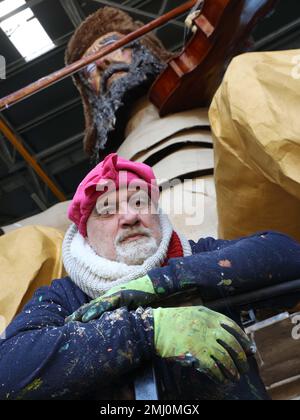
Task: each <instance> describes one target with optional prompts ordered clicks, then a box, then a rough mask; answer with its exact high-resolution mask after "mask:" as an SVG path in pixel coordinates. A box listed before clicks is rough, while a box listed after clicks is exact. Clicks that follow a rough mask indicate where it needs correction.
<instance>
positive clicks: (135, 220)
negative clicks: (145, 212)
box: [120, 209, 141, 228]
mask: <svg viewBox="0 0 300 420" xmlns="http://www.w3.org/2000/svg"><path fill="white" fill-rule="evenodd" d="M140 223H141V220H140V216H139V214H138V212H136V211H134V210H132V209H127V211H126V212H122V213H121V214H120V227H122V228H126V227H127V228H128V227H134V226H139V225H140Z"/></svg>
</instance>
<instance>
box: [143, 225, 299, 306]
mask: <svg viewBox="0 0 300 420" xmlns="http://www.w3.org/2000/svg"><path fill="white" fill-rule="evenodd" d="M192 248H193V252H194V255H192V256H191V257H186V258H180V259H173V260H170V262H169V265H168V266H167V267H163V268H158V269H155V270H152V271H150V272H149V273H148V274H149V276H150V278H151V280H152V282H153V284H154V287H156V288H158V287H159V288H160V290H164V291H165V293H166V295H168V294H172V293H174V292H178V291H181V290H183V289H186V288H190V287H194V286H196V287H197V288H198V289H199V292H200V294H201V296H202V297H203V298H204V299H209V300H211V299H218V298H220V297H224V296H227V295H235V294H239V293H242V292H248V291H252V290H257V289H261V288H263V287H268V286H271V285H274V284H278V283H283V282H286V281H291V280H296V279H299V278H300V245H299V244H298V243H297V242H295V241H294V240H293V239H291V238H289V237H288V236H285V235H283V234H280V233H276V232H264V233H259V234H256V235H253V236H250V237H246V238H242V239H239V240H236V241H222V240H220V241H218V240H214V239H212V238H208V239H207V240H205V239H202V240H200V241H199V242H198V244H195V243H194V244H192Z"/></svg>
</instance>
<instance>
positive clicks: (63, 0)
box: [59, 0, 84, 28]
mask: <svg viewBox="0 0 300 420" xmlns="http://www.w3.org/2000/svg"><path fill="white" fill-rule="evenodd" d="M59 1H60V4H61V5H62V7H63V8H64V10H65V12H66V14H67V15H68V17H69V19H70V21H71V22H72V23H73V26H74V28H77V27H78V26H79V25H80V24H81V22H82V21H83V20H84V14H83V11H82V9H81V7H80V6H79V4H78V3H77V1H76V0H59Z"/></svg>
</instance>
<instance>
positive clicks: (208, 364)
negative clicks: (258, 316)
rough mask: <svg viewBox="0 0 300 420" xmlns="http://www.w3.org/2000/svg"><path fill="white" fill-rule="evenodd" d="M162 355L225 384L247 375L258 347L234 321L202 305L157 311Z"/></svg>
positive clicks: (158, 347)
mask: <svg viewBox="0 0 300 420" xmlns="http://www.w3.org/2000/svg"><path fill="white" fill-rule="evenodd" d="M152 311H153V317H154V347H155V351H156V353H157V355H158V356H160V357H162V358H163V359H168V360H172V361H174V362H178V363H179V364H181V365H182V366H187V367H192V368H195V369H196V370H198V371H199V372H201V373H204V374H206V375H207V376H209V377H210V378H211V379H213V380H216V381H218V382H221V383H224V382H228V381H233V382H235V381H239V379H240V375H243V374H245V373H247V371H248V369H249V366H248V361H247V355H248V356H252V355H253V354H255V346H254V345H253V343H251V342H250V341H249V339H248V337H247V336H246V334H245V333H244V332H243V331H242V330H241V329H240V328H239V327H238V325H236V324H235V323H234V322H233V321H231V320H230V319H229V318H227V317H226V316H224V315H221V314H218V313H216V312H213V311H211V310H209V309H207V308H204V307H202V306H194V307H188V308H171V309H162V308H159V309H153V310H152Z"/></svg>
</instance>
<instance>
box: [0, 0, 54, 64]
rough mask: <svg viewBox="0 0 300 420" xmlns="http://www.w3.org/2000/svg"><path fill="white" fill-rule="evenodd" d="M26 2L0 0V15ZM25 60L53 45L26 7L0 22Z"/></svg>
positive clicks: (21, 0) (47, 49)
mask: <svg viewBox="0 0 300 420" xmlns="http://www.w3.org/2000/svg"><path fill="white" fill-rule="evenodd" d="M24 4H26V1H25V0H4V1H1V2H0V17H3V16H5V15H6V14H8V13H10V12H12V11H14V10H16V9H17V8H18V7H20V6H23V5H24ZM0 27H1V29H2V30H3V31H4V32H5V34H6V35H7V36H8V38H9V39H10V41H11V42H12V43H13V44H14V46H15V47H16V48H17V50H18V51H19V52H20V54H21V55H22V56H23V57H24V58H25V60H26V61H30V60H33V59H34V58H36V57H39V56H40V55H42V54H44V53H45V52H47V51H49V50H51V49H52V48H54V47H55V45H54V43H53V42H52V40H51V39H50V37H49V36H48V34H47V32H46V31H45V29H44V28H43V26H42V25H41V23H40V22H39V20H38V19H37V18H36V17H35V16H34V13H33V12H32V10H31V9H30V8H29V7H28V8H27V9H25V10H22V11H21V12H19V13H17V14H16V15H15V16H12V17H10V18H8V19H6V20H4V21H3V22H1V23H0Z"/></svg>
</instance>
